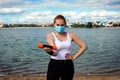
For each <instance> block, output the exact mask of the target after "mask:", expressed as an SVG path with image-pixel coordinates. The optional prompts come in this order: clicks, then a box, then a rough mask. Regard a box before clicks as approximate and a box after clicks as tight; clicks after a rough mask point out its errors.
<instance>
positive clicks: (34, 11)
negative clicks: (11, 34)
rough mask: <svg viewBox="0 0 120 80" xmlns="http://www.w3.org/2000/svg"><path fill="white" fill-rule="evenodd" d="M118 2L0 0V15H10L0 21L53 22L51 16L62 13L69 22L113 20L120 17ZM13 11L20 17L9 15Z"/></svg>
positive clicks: (100, 0)
mask: <svg viewBox="0 0 120 80" xmlns="http://www.w3.org/2000/svg"><path fill="white" fill-rule="evenodd" d="M119 2H120V1H119V0H105V1H104V0H75V1H73V2H72V3H71V2H67V1H65V2H61V1H58V0H42V2H41V1H39V0H37V2H31V1H29V0H3V1H1V2H0V16H2V15H3V14H4V16H6V15H10V17H8V18H6V17H5V18H4V17H1V22H10V21H11V23H12V22H15V21H16V22H19V23H22V22H27V23H31V22H38V23H43V22H53V18H54V17H55V16H56V15H58V14H62V15H64V16H65V17H66V18H67V19H69V20H70V21H71V22H76V21H79V20H85V19H87V20H90V19H92V20H93V19H94V20H97V19H98V20H102V19H103V20H104V19H106V20H107V19H108V18H109V19H111V20H115V19H118V18H119V17H120V12H119V9H120V5H118V3H119ZM113 9H114V10H113ZM108 10H110V11H108ZM117 11H118V12H117ZM15 13H19V14H16V15H17V16H20V17H17V16H15V15H11V14H15ZM13 17H14V18H13ZM15 17H16V18H15ZM9 20H10V21H9Z"/></svg>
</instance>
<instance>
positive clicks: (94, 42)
mask: <svg viewBox="0 0 120 80" xmlns="http://www.w3.org/2000/svg"><path fill="white" fill-rule="evenodd" d="M67 30H68V31H71V32H74V33H76V34H77V35H78V36H79V37H81V38H82V39H83V40H84V41H85V42H86V43H87V45H88V50H87V51H86V52H85V53H84V54H83V55H82V56H81V57H80V58H78V59H77V60H75V61H74V63H75V73H76V74H80V75H82V74H86V75H107V74H110V75H112V74H120V64H119V63H120V55H119V53H120V28H86V29H85V28H82V29H81V28H72V29H67ZM52 31H54V28H1V29H0V75H1V76H2V75H45V74H46V71H47V64H48V61H49V55H47V54H46V53H45V52H44V50H42V49H38V48H37V44H39V43H46V36H47V34H48V33H51V32H52ZM72 44H73V49H72V53H73V54H74V53H75V52H77V50H78V46H76V45H75V44H74V43H72Z"/></svg>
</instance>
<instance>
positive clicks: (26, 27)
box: [0, 27, 120, 29]
mask: <svg viewBox="0 0 120 80" xmlns="http://www.w3.org/2000/svg"><path fill="white" fill-rule="evenodd" d="M2 28H5V27H2ZM2 28H0V29H2ZM8 28H54V27H8ZM67 28H69V27H67ZM72 28H74V27H72ZM72 28H71V29H72ZM75 28H76V27H75ZM77 28H79V27H77ZM80 28H81V27H80ZM93 28H96V27H93ZM98 28H120V27H98ZM81 29H82V28H81ZM83 29H92V28H84V27H83Z"/></svg>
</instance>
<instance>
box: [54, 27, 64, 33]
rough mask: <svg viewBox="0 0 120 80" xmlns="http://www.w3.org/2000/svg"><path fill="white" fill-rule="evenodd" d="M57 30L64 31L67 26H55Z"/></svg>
mask: <svg viewBox="0 0 120 80" xmlns="http://www.w3.org/2000/svg"><path fill="white" fill-rule="evenodd" d="M55 30H56V32H58V33H63V32H64V31H65V26H55Z"/></svg>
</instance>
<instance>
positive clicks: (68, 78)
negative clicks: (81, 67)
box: [44, 15, 87, 80]
mask: <svg viewBox="0 0 120 80" xmlns="http://www.w3.org/2000/svg"><path fill="white" fill-rule="evenodd" d="M54 26H55V32H53V33H51V34H48V36H47V42H48V44H49V45H51V46H57V50H52V49H50V48H44V49H45V51H46V52H47V53H48V54H50V55H51V59H50V62H49V65H48V71H47V80H59V79H61V80H72V79H73V75H74V65H73V60H75V59H77V58H78V57H79V56H80V55H81V54H82V53H83V52H84V51H85V50H86V49H87V46H86V44H85V43H84V41H82V40H81V39H80V38H79V37H78V36H77V35H75V34H74V33H71V32H65V26H66V19H65V17H64V16H62V15H57V16H56V17H55V19H54ZM72 41H74V42H75V43H76V44H77V45H78V46H79V47H80V49H79V51H78V52H77V53H76V54H75V55H71V47H72V44H71V42H72Z"/></svg>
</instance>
